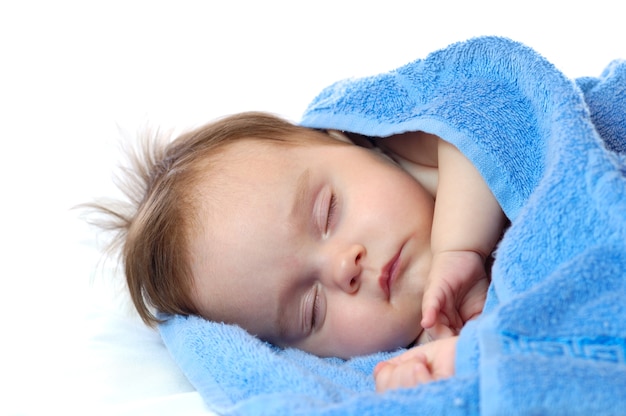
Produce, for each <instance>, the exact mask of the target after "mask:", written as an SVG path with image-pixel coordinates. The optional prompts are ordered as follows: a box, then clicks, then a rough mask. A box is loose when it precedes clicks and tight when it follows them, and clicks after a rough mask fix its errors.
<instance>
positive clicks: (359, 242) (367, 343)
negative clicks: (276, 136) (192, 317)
mask: <svg viewBox="0 0 626 416" xmlns="http://www.w3.org/2000/svg"><path fill="white" fill-rule="evenodd" d="M325 137H326V136H321V137H320V142H319V143H318V144H310V145H296V146H281V145H276V144H271V143H267V142H259V141H243V142H241V143H236V144H234V145H232V146H231V147H230V148H228V149H227V150H226V153H225V154H224V155H223V161H225V163H221V166H220V169H219V179H216V178H215V175H216V173H213V174H212V175H210V176H209V175H207V178H206V179H205V180H204V183H203V184H202V185H201V187H200V189H199V195H198V198H201V199H200V201H201V202H202V204H203V207H202V208H201V209H200V215H199V218H198V221H199V227H198V229H197V230H196V231H197V232H196V233H195V234H194V235H193V236H192V244H191V255H192V258H193V259H194V261H193V263H192V272H193V276H194V284H195V288H196V292H195V293H194V294H193V297H194V300H195V302H196V304H197V306H198V308H199V310H200V312H201V314H202V315H204V316H206V317H209V318H210V319H212V320H216V321H224V322H227V323H235V324H238V325H240V326H242V327H243V328H245V329H247V330H248V331H249V332H250V333H252V334H255V335H257V336H259V337H260V338H262V339H265V340H267V341H270V342H273V343H275V344H277V345H280V346H293V347H297V348H301V349H303V350H306V351H309V352H311V353H313V354H316V355H319V356H336V357H343V358H348V357H352V356H356V355H362V354H369V353H373V352H376V351H385V350H392V349H395V348H398V347H403V346H406V345H408V344H410V343H411V342H413V341H414V340H415V339H416V338H417V337H418V335H419V334H420V333H421V332H422V328H421V327H420V325H419V323H420V320H421V301H422V293H423V289H424V283H425V279H426V276H427V273H428V269H429V267H430V257H431V255H430V230H431V225H432V216H433V207H434V202H433V200H432V198H431V197H430V196H429V194H428V193H427V192H426V191H425V190H424V188H423V187H422V186H421V185H420V184H419V183H418V182H417V181H416V180H415V179H413V178H412V177H411V176H409V175H408V174H407V173H405V172H404V171H403V170H401V169H400V168H399V167H397V166H396V165H394V164H393V163H392V162H390V161H388V160H387V159H384V158H383V157H381V156H379V155H377V154H375V153H373V152H371V151H370V150H366V149H363V148H360V147H357V146H354V145H351V144H345V143H341V142H338V141H335V140H332V139H330V138H325Z"/></svg>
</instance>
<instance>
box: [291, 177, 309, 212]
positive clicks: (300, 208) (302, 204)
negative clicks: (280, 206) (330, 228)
mask: <svg viewBox="0 0 626 416" xmlns="http://www.w3.org/2000/svg"><path fill="white" fill-rule="evenodd" d="M310 182H311V171H310V170H309V169H305V170H304V171H303V172H302V173H301V174H300V176H299V177H298V180H297V181H296V188H295V192H294V199H293V205H292V207H291V217H292V218H296V219H300V218H303V216H304V214H305V212H306V208H307V207H308V202H309V198H308V196H309V189H311V187H310V186H309V184H310Z"/></svg>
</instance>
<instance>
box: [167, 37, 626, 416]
mask: <svg viewBox="0 0 626 416" xmlns="http://www.w3.org/2000/svg"><path fill="white" fill-rule="evenodd" d="M301 123H302V125H305V126H309V127H314V128H334V129H339V130H347V131H351V132H356V133H361V134H366V135H375V136H388V135H391V134H395V133H400V132H404V131H410V130H423V131H426V132H429V133H433V134H436V135H438V136H440V137H442V138H444V139H445V140H448V141H450V142H451V143H453V144H454V145H455V146H457V147H458V148H459V149H460V150H461V151H462V152H463V153H464V154H465V155H466V156H467V157H468V158H469V159H470V160H471V161H472V162H473V163H474V164H475V166H476V167H477V168H478V170H479V171H480V172H481V174H482V175H483V177H484V178H485V180H486V181H487V183H488V185H489V186H490V188H491V189H492V191H493V192H494V194H495V195H496V198H497V199H498V201H499V202H500V204H501V205H502V207H503V209H504V211H505V213H506V215H507V216H508V217H509V218H510V219H511V221H512V225H511V227H510V228H509V230H508V231H507V232H506V234H505V236H504V238H503V240H502V242H501V243H500V245H499V246H498V249H497V251H496V253H495V258H496V259H495V262H494V265H493V270H492V284H491V285H490V287H489V292H488V296H487V302H486V305H485V310H484V312H483V314H482V315H481V316H480V317H479V318H478V319H476V320H474V321H472V322H470V323H468V324H467V325H466V326H465V327H464V328H463V330H462V331H461V335H460V337H459V341H458V345H457V354H456V361H455V363H456V364H455V371H456V374H455V376H454V377H451V378H449V379H445V380H440V381H437V382H434V383H428V384H425V385H421V386H416V387H414V388H411V389H402V390H395V391H389V392H386V393H385V394H377V393H375V392H374V384H373V378H372V375H371V374H372V370H373V368H374V366H375V365H376V363H377V362H378V361H380V360H381V359H384V358H387V357H389V356H390V355H392V354H391V353H379V354H374V355H370V356H365V357H359V358H354V359H351V360H347V361H344V360H339V359H321V358H317V357H314V356H311V355H310V354H307V353H304V352H301V351H297V350H293V349H286V350H282V349H279V348H276V347H274V346H272V345H269V344H267V343H264V342H261V341H259V340H257V339H255V338H253V337H252V336H250V335H248V334H247V333H245V332H244V331H243V330H241V329H240V328H238V327H236V326H231V325H224V324H221V323H213V322H208V321H205V320H203V319H200V318H197V317H181V316H174V317H170V319H169V320H168V321H167V322H166V323H164V324H162V325H161V326H160V331H161V335H162V337H163V340H164V342H165V344H166V346H167V347H168V348H169V350H170V352H171V354H172V356H173V357H174V359H175V360H176V361H177V362H178V364H179V365H180V367H181V368H182V370H183V371H184V372H185V374H186V375H187V377H188V378H189V380H190V382H191V383H192V384H193V385H194V386H195V387H196V388H197V389H198V391H199V392H200V394H201V395H202V396H203V397H204V399H205V400H206V402H207V405H208V407H209V408H211V409H212V410H214V411H216V412H219V413H221V414H271V415H277V414H289V415H291V414H341V415H343V414H359V415H361V414H405V413H411V414H429V415H437V414H445V415H456V414H458V415H465V414H485V415H500V414H548V413H549V414H604V415H606V414H619V413H623V412H624V409H626V158H625V157H624V156H623V155H622V153H624V152H625V151H626V62H624V61H615V62H613V63H611V64H610V65H609V66H608V67H607V69H606V70H605V71H604V73H603V74H602V75H601V76H599V77H597V78H596V77H594V78H591V77H589V78H581V79H578V80H570V79H567V78H566V77H565V76H564V75H563V74H562V73H560V72H559V71H558V70H557V69H556V68H555V67H554V66H553V65H551V64H550V63H549V62H547V61H546V60H545V59H544V58H542V57H541V56H539V55H538V54H537V53H536V52H534V51H533V50H531V49H530V48H527V47H525V46H524V45H521V44H519V43H516V42H513V41H511V40H508V39H503V38H495V37H484V38H476V39H471V40H468V41H466V42H461V43H456V44H453V45H451V46H449V47H447V48H445V49H443V50H440V51H437V52H434V53H432V54H430V55H429V56H428V57H426V58H425V59H423V60H417V61H414V62H412V63H410V64H408V65H406V66H403V67H401V68H399V69H396V70H394V71H391V72H388V73H384V74H380V75H376V76H372V77H366V78H360V79H351V80H346V81H341V82H338V83H336V84H334V85H332V86H330V87H328V88H327V89H325V90H324V91H322V93H321V94H320V95H319V96H318V97H317V98H315V100H314V101H313V102H312V103H311V105H310V106H309V108H308V109H307V111H306V113H305V114H304V117H303V119H302V121H301Z"/></svg>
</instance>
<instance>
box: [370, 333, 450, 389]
mask: <svg viewBox="0 0 626 416" xmlns="http://www.w3.org/2000/svg"><path fill="white" fill-rule="evenodd" d="M457 339H458V337H452V338H445V339H441V340H438V341H434V342H431V343H428V344H425V345H421V346H419V347H414V348H411V349H410V350H408V351H406V352H404V353H402V354H400V355H398V356H397V357H394V358H392V359H390V360H388V361H381V362H380V363H378V365H377V366H376V368H374V379H375V380H376V391H378V392H384V391H385V390H390V389H397V388H402V387H413V386H415V385H417V384H420V383H427V382H429V381H434V380H438V379H440V378H446V377H450V376H452V375H453V374H454V355H455V353H456V342H457Z"/></svg>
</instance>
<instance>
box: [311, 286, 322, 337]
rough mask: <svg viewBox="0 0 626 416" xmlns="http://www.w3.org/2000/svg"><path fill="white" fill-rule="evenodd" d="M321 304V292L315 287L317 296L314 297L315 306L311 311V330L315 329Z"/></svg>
mask: <svg viewBox="0 0 626 416" xmlns="http://www.w3.org/2000/svg"><path fill="white" fill-rule="evenodd" d="M319 306H320V293H319V289H315V296H314V297H313V306H312V311H311V330H313V329H315V322H316V320H317V319H316V318H317V314H318V312H319Z"/></svg>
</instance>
